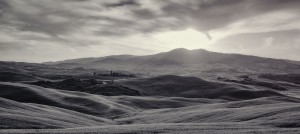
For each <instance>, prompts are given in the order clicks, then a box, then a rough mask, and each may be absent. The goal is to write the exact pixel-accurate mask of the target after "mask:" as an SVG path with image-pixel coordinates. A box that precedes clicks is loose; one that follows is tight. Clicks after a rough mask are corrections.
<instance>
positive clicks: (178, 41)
mask: <svg viewBox="0 0 300 134" xmlns="http://www.w3.org/2000/svg"><path fill="white" fill-rule="evenodd" d="M154 38H155V39H156V40H158V41H159V42H160V43H161V44H162V45H164V46H168V47H169V48H171V49H174V48H187V49H199V48H203V49H208V48H209V46H210V44H212V43H213V42H214V41H213V40H211V39H209V38H208V37H207V36H206V35H205V34H204V33H201V32H198V31H196V30H194V29H186V30H183V31H171V32H164V33H159V34H156V35H154Z"/></svg>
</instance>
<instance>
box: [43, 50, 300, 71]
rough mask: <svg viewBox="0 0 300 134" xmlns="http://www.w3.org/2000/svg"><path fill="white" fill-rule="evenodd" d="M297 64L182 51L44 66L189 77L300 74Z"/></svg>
mask: <svg viewBox="0 0 300 134" xmlns="http://www.w3.org/2000/svg"><path fill="white" fill-rule="evenodd" d="M298 63H299V62H296V61H288V60H281V59H271V58H263V57H257V56H248V55H241V54H225V53H217V52H210V51H207V50H204V49H195V50H188V49H184V48H179V49H174V50H171V51H169V52H163V53H158V54H154V55H146V56H133V55H116V56H107V57H100V58H81V59H73V60H65V61H59V62H51V63H45V64H49V65H55V66H59V67H67V68H77V67H83V68H90V69H109V70H125V71H138V72H152V74H157V73H158V74H161V73H163V74H170V73H171V74H186V73H199V72H248V73H251V72H255V73H257V72H263V73H266V72H269V73H270V72H272V73H274V72H276V73H300V64H298Z"/></svg>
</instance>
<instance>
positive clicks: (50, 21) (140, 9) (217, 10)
mask: <svg viewBox="0 0 300 134" xmlns="http://www.w3.org/2000/svg"><path fill="white" fill-rule="evenodd" d="M49 2H50V3H49ZM80 2H81V3H88V2H89V3H95V4H100V5H103V6H104V7H103V8H106V7H108V8H109V9H103V8H101V7H98V8H96V9H95V7H94V8H90V10H89V7H83V6H78V5H76V6H75V5H74V6H70V7H68V5H71V4H72V3H80ZM152 2H153V3H155V4H156V5H153V6H151V5H150V6H147V7H145V4H147V3H145V2H143V1H139V3H138V2H137V1H135V0H119V1H112V2H111V1H92V0H91V1H71V0H67V1H64V0H58V1H55V2H53V1H31V0H30V1H28V2H27V1H22V2H20V1H19V2H18V1H7V2H5V1H4V0H1V1H0V4H1V6H0V8H2V9H1V10H2V12H3V13H2V14H4V15H2V16H3V17H1V20H2V22H3V20H5V22H6V24H14V25H17V26H16V27H18V29H19V30H21V31H33V32H43V33H46V34H49V35H51V36H59V35H64V34H68V33H70V32H74V30H78V29H80V28H81V27H83V26H85V24H86V22H89V21H101V20H105V21H107V22H108V23H109V24H102V25H101V26H102V27H99V28H98V30H96V32H95V33H96V34H97V33H99V34H100V35H102V36H105V35H108V36H111V35H115V36H122V35H125V36H126V35H128V34H135V33H151V32H157V31H158V32H160V31H164V30H181V29H185V28H194V29H197V30H199V31H201V32H203V33H205V34H206V35H207V36H208V37H210V35H209V34H208V33H209V31H211V30H214V29H218V28H222V27H226V26H228V25H230V24H232V23H234V22H236V21H239V20H241V19H245V18H248V17H251V16H255V15H259V14H262V13H265V12H269V11H273V10H280V9H285V8H288V9H291V8H297V7H298V5H299V3H300V1H299V0H185V1H179V0H164V1H159V0H156V1H155V0H153V1H152ZM47 3H49V4H47ZM21 4H25V5H26V6H25V7H24V8H22V7H20V6H22V5H21ZM49 5H51V6H49ZM143 5H144V6H143ZM123 6H134V7H128V8H125V9H123V8H118V7H123ZM66 7H67V8H66ZM4 8H6V9H4ZM20 8H22V9H21V10H19V9H20ZM25 8H28V9H25ZM31 8H32V9H31ZM153 8H159V11H157V10H153ZM80 9H85V10H87V11H86V12H84V13H82V12H79V11H77V10H80ZM27 10H28V11H30V12H24V11H27ZM114 10H115V11H118V12H127V13H126V14H125V15H126V16H127V17H128V18H127V19H124V18H122V16H120V17H121V18H118V16H114V17H110V16H109V14H107V16H104V15H103V14H99V15H90V14H89V11H97V12H99V13H103V12H106V11H108V12H109V11H114ZM93 18H98V19H93ZM56 19H61V20H56Z"/></svg>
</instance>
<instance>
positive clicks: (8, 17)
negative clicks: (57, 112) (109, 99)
mask: <svg viewBox="0 0 300 134" xmlns="http://www.w3.org/2000/svg"><path fill="white" fill-rule="evenodd" d="M299 6H300V1H299V0H184V1H183V0H22V1H21V0H0V39H1V40H0V57H1V59H0V60H17V61H30V62H42V61H48V60H62V59H67V58H79V57H88V56H104V55H110V54H124V53H131V54H138V55H142V54H152V53H156V52H159V51H166V50H168V49H171V48H174V46H172V44H168V43H161V40H160V39H159V38H156V37H157V35H159V34H162V33H169V32H178V31H185V30H187V29H193V30H196V31H198V32H199V33H200V34H202V36H205V37H206V38H211V39H210V40H212V41H211V44H212V45H211V47H210V48H208V49H210V50H215V51H223V52H237V53H246V54H253V55H260V56H267V57H276V58H290V59H297V60H300V59H299V58H297V57H300V55H296V54H295V55H294V56H288V55H284V54H282V55H281V56H274V54H272V53H270V54H265V55H261V53H262V52H260V53H254V52H253V48H254V47H255V49H257V48H259V47H261V46H263V47H266V46H268V47H273V45H276V46H278V45H279V46H282V47H285V48H286V51H287V53H288V51H289V48H290V49H293V50H294V49H295V47H296V48H297V49H298V48H299V47H300V46H298V45H299V40H298V39H297V38H298V37H299V32H295V31H297V30H299V26H300V19H299V14H298V13H299V12H300V11H299V10H300V9H299V8H298V7H299ZM287 31H293V32H291V33H292V34H290V32H287ZM183 33H184V32H183ZM262 33H265V34H262ZM278 35H280V36H278ZM283 37H284V38H283ZM201 38H202V37H201ZM268 39H269V41H267V40H268ZM251 40H266V41H251ZM287 40H288V41H287ZM222 42H224V43H222ZM266 42H269V45H266ZM270 42H271V43H270ZM285 42H289V43H285ZM199 43H200V42H199ZM228 44H230V45H228ZM287 44H288V45H287ZM291 44H292V45H291ZM185 46H188V44H184V42H183V44H182V46H181V47H185ZM237 46H239V47H242V49H243V51H241V49H233V48H236V47H237ZM291 46H293V48H292V47H291ZM176 47H177V46H176ZM201 47H203V46H201V44H199V48H201ZM255 51H257V50H255ZM261 51H265V49H261Z"/></svg>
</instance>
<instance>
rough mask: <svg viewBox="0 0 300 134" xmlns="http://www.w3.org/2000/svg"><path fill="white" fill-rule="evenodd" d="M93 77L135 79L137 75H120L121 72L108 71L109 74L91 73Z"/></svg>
mask: <svg viewBox="0 0 300 134" xmlns="http://www.w3.org/2000/svg"><path fill="white" fill-rule="evenodd" d="M93 75H94V76H112V77H137V74H134V73H130V74H128V73H127V74H126V73H122V72H114V71H110V73H97V72H94V73H93Z"/></svg>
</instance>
